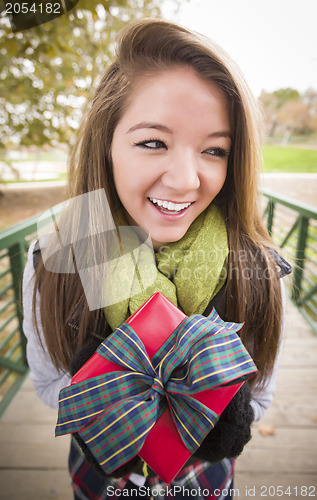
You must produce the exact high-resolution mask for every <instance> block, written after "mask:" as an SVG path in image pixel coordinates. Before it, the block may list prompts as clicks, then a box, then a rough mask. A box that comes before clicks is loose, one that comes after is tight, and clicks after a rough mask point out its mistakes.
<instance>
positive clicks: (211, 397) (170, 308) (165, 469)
mask: <svg viewBox="0 0 317 500" xmlns="http://www.w3.org/2000/svg"><path fill="white" fill-rule="evenodd" d="M185 317H186V316H185V315H184V314H183V313H182V312H181V311H180V310H179V309H178V308H177V307H175V306H174V304H172V303H171V302H170V301H169V300H168V299H166V298H165V297H164V295H162V294H161V293H160V292H157V293H155V294H154V295H153V296H152V297H151V298H150V299H149V300H148V301H147V302H145V304H143V306H142V307H140V309H138V310H137V311H136V312H135V313H134V314H133V315H132V316H131V317H130V318H129V319H128V320H127V321H126V322H127V323H129V324H130V325H131V327H132V328H133V329H134V331H135V332H136V333H137V335H138V336H139V338H140V339H141V340H142V342H143V344H144V346H145V348H146V351H147V354H148V355H149V357H150V358H152V357H153V355H154V354H155V353H156V352H157V351H158V350H159V349H160V347H161V346H162V345H163V344H164V343H165V341H166V340H167V339H168V337H169V336H170V335H171V334H172V332H174V330H175V329H176V328H177V326H178V325H179V324H180V323H181V322H182V321H183V319H184V318H185ZM117 370H120V371H121V370H122V371H125V370H124V369H123V368H122V367H120V366H118V365H116V364H115V363H113V362H111V361H108V360H105V359H104V358H103V357H102V356H100V355H99V354H98V353H95V354H94V355H93V356H92V357H91V358H90V359H89V360H88V361H87V362H86V363H85V364H84V365H83V366H82V368H81V369H80V370H79V371H78V372H77V373H76V374H75V375H74V377H73V378H72V381H71V384H76V383H78V382H82V381H83V380H87V379H89V378H92V377H95V376H97V375H101V374H103V373H109V372H112V371H117ZM242 384H243V382H240V383H236V384H233V385H229V386H226V387H221V388H217V389H213V390H206V391H202V392H199V393H197V394H195V398H196V399H197V400H198V401H200V402H201V403H203V404H205V405H206V406H207V407H209V408H210V409H212V410H213V411H214V412H215V413H217V415H220V414H221V413H222V412H223V410H224V409H225V407H226V406H227V405H228V403H229V402H230V401H231V399H232V398H233V396H234V395H235V394H236V392H237V391H238V390H239V388H240V387H241V385H242ZM139 456H140V457H141V458H142V459H143V460H144V461H145V462H146V463H147V464H148V465H149V467H151V469H153V471H154V472H155V473H156V474H157V475H158V476H160V478H161V479H163V481H165V482H166V483H170V482H171V481H172V480H173V479H174V478H175V476H176V475H177V474H178V472H179V471H180V470H181V469H182V467H183V466H184V465H185V463H186V462H187V460H188V459H189V458H190V456H191V453H190V451H189V450H188V449H187V448H186V446H185V444H184V443H183V441H182V439H181V437H180V436H179V434H178V431H177V428H176V426H175V424H174V421H173V418H172V416H171V414H170V411H169V410H168V409H166V410H165V411H164V413H163V414H162V415H161V417H160V418H159V419H158V421H157V422H156V424H155V425H154V427H153V428H152V429H151V431H150V432H149V434H148V436H147V438H146V440H145V442H144V445H143V447H142V449H141V450H140V452H139Z"/></svg>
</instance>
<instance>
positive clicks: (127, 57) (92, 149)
mask: <svg viewBox="0 0 317 500" xmlns="http://www.w3.org/2000/svg"><path fill="white" fill-rule="evenodd" d="M177 65H182V66H184V65H187V66H190V67H192V68H193V69H194V70H196V72H197V73H198V74H199V75H200V76H202V77H203V78H205V79H207V80H209V81H212V82H214V83H216V84H217V85H218V86H219V87H220V88H221V89H222V91H223V92H224V93H225V95H226V97H227V100H228V103H229V110H230V120H231V129H232V151H231V154H230V157H229V160H228V173H227V178H226V181H225V184H224V186H223V188H222V190H221V191H220V193H219V194H218V196H217V197H216V200H215V202H216V203H218V204H219V206H220V207H221V208H222V209H223V213H224V215H225V218H226V224H227V231H228V239H229V249H230V251H229V258H228V276H227V319H229V320H231V321H237V322H242V321H244V322H245V326H244V328H243V329H242V330H241V338H242V340H243V342H244V343H245V345H246V346H247V347H248V348H249V349H250V350H251V351H252V355H253V357H254V359H255V362H256V364H257V367H258V369H259V376H258V378H257V382H258V383H259V384H262V383H264V382H265V380H266V379H267V377H268V376H269V374H270V373H271V371H272V368H273V364H274V360H275V358H276V353H277V350H278V345H279V341H280V329H281V293H280V283H279V276H278V273H277V270H276V265H275V263H274V261H273V259H272V257H271V253H270V251H269V248H270V247H272V246H273V244H272V242H271V240H270V238H269V236H268V234H267V231H266V230H265V228H264V225H263V222H262V220H261V215H260V212H259V206H258V203H259V200H258V172H259V169H260V166H261V151H260V139H259V137H260V133H259V132H260V129H259V123H260V119H259V118H260V113H259V110H258V107H257V103H256V101H255V99H254V97H253V96H252V93H251V92H250V90H249V88H248V86H247V85H246V83H245V80H244V78H243V76H242V75H241V73H240V71H239V69H238V68H237V67H236V65H235V64H234V63H233V62H232V60H231V59H230V58H229V57H228V55H227V54H225V53H224V52H223V51H222V50H221V49H220V48H219V47H218V46H217V45H216V44H214V43H213V42H212V41H210V40H209V39H207V38H205V37H204V36H202V35H199V34H197V33H193V32H190V31H189V30H187V29H185V28H183V27H180V26H178V25H175V24H172V23H169V22H165V21H161V20H151V19H144V20H141V21H137V22H135V23H133V24H131V25H129V26H128V27H127V28H126V29H125V30H124V31H123V32H122V34H121V38H120V41H119V44H118V52H117V59H116V61H115V62H114V63H113V64H112V65H111V66H110V67H109V69H108V70H107V71H106V73H105V74H104V76H103V78H102V79H101V82H100V84H99V87H98V89H97V91H96V94H95V96H94V98H93V100H92V102H91V103H90V105H89V108H88V109H87V111H86V115H85V117H84V120H83V123H82V126H81V129H80V132H79V135H78V139H77V142H76V144H75V147H74V149H73V154H72V157H71V161H70V171H69V180H68V196H69V197H74V196H78V195H81V194H83V193H86V192H90V191H94V190H98V189H100V188H104V189H105V191H106V195H107V198H108V200H109V203H110V206H111V209H112V211H113V214H114V217H115V214H116V210H117V209H118V208H119V207H120V201H119V199H118V196H117V193H116V190H115V186H114V181H113V175H112V160H111V154H110V150H111V143H112V138H113V133H114V130H115V128H116V126H117V124H118V122H119V120H120V117H121V116H122V114H123V112H124V109H125V107H126V106H127V102H128V98H129V95H130V92H131V89H132V88H133V85H134V83H135V82H136V81H137V80H138V79H140V78H142V77H143V76H144V75H148V74H153V73H155V72H157V71H162V70H166V69H168V68H171V67H175V66H177ZM98 216H99V217H100V214H98V213H94V212H93V210H92V215H91V217H92V218H94V217H95V222H96V224H97V219H98ZM73 217H74V218H76V214H73ZM78 217H79V216H78ZM75 222H76V221H75ZM77 224H78V220H77ZM75 225H76V224H75ZM104 244H105V246H106V243H105V242H104ZM105 252H106V248H105ZM36 283H37V284H38V283H40V292H41V301H40V311H41V323H42V327H43V331H44V338H45V342H46V344H47V348H48V352H49V354H50V356H51V358H52V360H53V362H54V364H55V365H56V366H57V367H61V368H63V369H66V370H68V369H69V366H70V360H71V357H72V355H73V354H74V352H75V351H76V350H77V349H78V348H80V347H81V346H82V345H83V344H84V343H85V341H86V340H87V337H88V335H89V333H88V332H89V331H90V330H93V329H94V327H95V325H96V322H98V320H99V319H100V315H102V311H101V310H99V311H97V312H96V311H94V312H92V311H89V308H88V305H87V302H86V300H85V294H84V293H83V289H82V285H81V282H80V280H79V277H78V274H76V273H74V274H56V273H51V272H49V271H48V270H47V269H45V267H44V265H43V264H42V265H40V266H39V268H38V271H37V281H36ZM34 305H35V300H34ZM76 311H80V324H79V325H78V330H76V332H75V333H76V334H74V329H72V328H70V327H69V326H68V322H69V321H70V319H71V317H72V315H73V314H74V312H76Z"/></svg>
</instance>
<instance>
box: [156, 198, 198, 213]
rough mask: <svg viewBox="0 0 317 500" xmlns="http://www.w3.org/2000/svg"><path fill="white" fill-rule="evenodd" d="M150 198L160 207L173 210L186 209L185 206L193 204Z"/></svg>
mask: <svg viewBox="0 0 317 500" xmlns="http://www.w3.org/2000/svg"><path fill="white" fill-rule="evenodd" d="M150 200H151V201H152V203H155V204H157V205H158V206H159V207H163V208H166V209H167V210H171V211H173V212H179V211H180V210H184V208H187V207H189V205H191V203H173V202H172V201H163V200H157V199H156V198H150Z"/></svg>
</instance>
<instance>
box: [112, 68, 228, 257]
mask: <svg viewBox="0 0 317 500" xmlns="http://www.w3.org/2000/svg"><path fill="white" fill-rule="evenodd" d="M230 136H231V131H230V122H229V113H228V104H227V99H226V97H225V95H224V93H223V92H222V91H221V90H220V89H219V88H218V87H217V86H216V85H215V84H213V83H210V82H208V81H206V80H204V79H203V78H201V77H200V76H199V75H197V74H196V73H195V72H194V70H193V69H192V68H190V67H181V68H175V69H168V70H165V71H163V72H159V73H157V74H155V75H153V76H146V77H144V78H141V79H140V81H139V82H138V83H137V84H136V85H135V87H134V89H133V91H132V93H131V95H130V99H129V104H128V106H127V108H126V110H125V112H124V114H123V116H122V118H121V120H120V121H119V123H118V125H117V127H116V129H115V131H114V136H113V142H112V147H111V155H112V162H113V175H114V182H115V186H116V189H117V193H118V196H119V198H120V200H121V203H122V205H123V207H124V208H125V211H126V217H127V219H128V222H129V224H131V225H138V226H141V227H142V228H144V229H146V230H147V231H148V232H149V233H150V235H151V238H152V242H153V246H154V248H155V249H158V248H159V247H160V246H161V245H163V244H166V243H169V242H173V241H178V240H179V239H181V238H182V236H184V234H185V233H186V231H187V229H188V228H189V226H190V225H191V223H192V222H193V221H194V220H195V219H196V217H197V216H198V215H199V214H201V212H203V210H205V208H206V207H208V205H209V204H210V203H211V202H212V200H213V199H214V198H215V196H216V195H217V194H218V193H219V191H220V189H221V188H222V186H223V184H224V182H225V179H226V173H227V163H228V155H229V151H230V145H231V139H230Z"/></svg>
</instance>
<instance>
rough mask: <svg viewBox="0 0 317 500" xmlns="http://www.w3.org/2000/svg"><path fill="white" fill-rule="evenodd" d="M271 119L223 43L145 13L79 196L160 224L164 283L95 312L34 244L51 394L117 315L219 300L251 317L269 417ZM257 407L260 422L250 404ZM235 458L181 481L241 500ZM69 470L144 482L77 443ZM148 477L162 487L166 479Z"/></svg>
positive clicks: (106, 107)
mask: <svg viewBox="0 0 317 500" xmlns="http://www.w3.org/2000/svg"><path fill="white" fill-rule="evenodd" d="M259 116H260V115H259V111H258V108H257V105H256V101H255V100H254V98H253V96H252V94H251V92H250V91H249V89H248V87H247V85H246V83H245V81H244V79H243V77H242V75H241V74H240V72H239V70H238V69H237V67H236V66H235V65H234V63H233V62H232V61H231V60H230V58H229V57H228V56H227V55H226V54H225V53H223V52H222V50H221V49H220V48H219V47H218V46H216V45H215V44H213V43H212V42H211V41H210V40H208V39H206V38H204V37H203V36H200V35H198V34H196V33H191V32H190V31H188V30H186V29H184V28H182V27H180V26H177V25H174V24H171V23H168V22H164V21H159V20H142V21H138V22H136V23H134V24H132V25H130V26H128V27H127V28H126V29H125V30H124V31H123V33H122V36H121V40H120V43H119V48H118V55H117V59H116V61H115V62H114V63H113V64H112V65H111V66H110V68H109V69H108V70H107V71H106V73H105V75H104V76H103V78H102V80H101V82H100V84H99V87H98V89H97V91H96V94H95V96H94V98H93V100H92V103H91V105H90V107H89V109H88V111H87V113H86V117H85V119H84V121H83V125H82V128H81V131H80V134H79V138H78V141H77V144H76V145H75V148H74V151H73V155H72V159H71V166H70V173H69V181H68V187H69V197H70V198H73V197H76V196H79V195H82V194H83V193H88V192H97V190H100V189H104V190H105V193H106V197H107V200H108V202H109V205H110V209H111V213H112V216H113V219H114V222H115V224H116V226H121V225H125V224H128V225H130V226H139V227H142V228H143V229H145V230H147V231H148V232H149V234H150V238H151V242H152V244H153V248H154V250H155V259H156V268H157V278H156V279H155V282H154V284H153V285H151V287H149V288H148V289H147V290H146V291H145V293H143V294H141V295H140V296H138V295H137V296H136V297H137V299H136V300H134V298H133V297H131V298H130V299H127V300H125V301H123V302H122V303H120V304H119V305H118V304H114V305H113V306H111V307H105V308H104V307H100V308H99V309H98V310H93V311H91V310H90V309H89V305H88V300H87V298H86V296H85V293H84V290H83V286H82V283H81V280H80V278H79V274H78V273H76V272H74V273H61V272H60V273H52V272H50V271H48V270H47V269H46V267H45V265H43V261H42V260H41V252H40V251H39V248H38V246H37V247H36V248H35V249H34V247H33V246H32V247H31V249H30V252H29V261H28V264H27V267H26V270H25V276H24V313H25V319H24V330H25V333H26V336H27V337H28V359H29V364H30V368H31V376H32V377H33V380H34V384H35V386H36V388H37V391H38V394H39V396H40V397H41V398H42V399H43V401H44V402H46V403H47V404H50V405H51V406H55V407H56V406H57V399H58V393H59V390H60V389H61V388H62V387H65V386H66V385H68V384H69V378H70V372H71V370H72V368H71V365H72V361H73V359H74V356H75V354H76V353H78V351H80V350H81V349H82V348H85V346H86V345H87V343H88V344H89V342H91V339H93V338H96V337H97V341H96V342H97V344H96V345H94V347H93V348H96V346H97V345H98V342H100V341H101V339H102V338H104V337H105V336H107V335H108V334H109V333H111V331H112V330H113V329H114V328H115V327H116V326H118V324H120V322H119V320H118V318H121V319H122V318H123V319H126V318H127V317H128V316H129V315H130V314H132V313H133V312H134V311H135V310H136V309H137V308H138V307H139V306H140V305H141V304H142V303H143V302H144V301H145V300H146V299H147V298H148V297H150V296H151V295H152V293H154V292H155V291H161V292H162V293H163V294H164V295H166V296H167V297H168V298H170V299H171V300H172V301H173V302H174V303H175V304H176V305H177V306H178V307H180V308H181V309H182V310H183V311H184V312H185V314H187V315H190V314H194V313H199V314H205V315H207V314H208V313H209V312H210V310H211V308H212V307H213V306H216V309H217V312H218V313H219V314H220V316H221V317H222V318H223V319H226V320H228V321H235V322H243V321H244V322H245V326H244V328H243V329H242V330H241V339H242V341H243V342H244V344H245V346H246V347H247V348H248V349H249V351H250V353H251V354H252V357H253V359H254V361H255V363H256V365H257V368H258V370H259V373H258V376H257V377H256V378H255V379H254V380H252V381H251V385H252V401H251V406H252V409H253V412H254V417H255V420H258V419H259V418H260V417H261V416H262V414H263V412H264V410H265V409H266V408H267V407H268V406H269V404H270V403H271V400H272V394H273V390H274V383H275V372H276V367H277V361H276V360H277V355H278V350H279V345H280V339H281V327H282V298H281V284H280V275H283V274H285V273H286V272H288V267H287V263H285V262H284V261H283V260H282V259H281V258H280V257H278V255H277V253H276V252H275V251H274V250H273V244H272V242H271V240H270V238H269V236H268V234H267V232H266V230H265V228H264V225H263V222H262V220H261V216H260V213H259V206H258V194H257V175H258V171H259V168H260V165H261V150H260V141H259V123H260V122H259ZM76 212H77V211H75V213H72V214H71V216H70V214H69V213H68V217H71V221H72V224H71V226H72V231H74V232H75V233H76V231H78V232H79V231H80V226H81V221H82V214H81V213H80V211H78V213H76ZM89 214H90V223H91V226H92V227H94V226H97V225H98V221H99V222H100V212H99V211H98V210H97V209H96V207H95V206H93V205H91V206H90V207H89ZM74 228H75V229H74ZM76 228H78V229H76ZM105 234H106V233H105ZM105 234H104V236H102V237H100V239H99V241H98V245H99V250H98V251H99V252H100V255H103V256H105V255H107V252H108V253H109V245H107V237H106V236H105ZM74 238H75V240H73V241H76V236H74ZM33 264H34V265H35V268H36V270H37V272H36V277H35V280H34V279H33V278H32V275H33V272H34V268H33ZM277 264H278V265H277ZM184 270H185V273H184ZM186 273H187V274H186ZM30 290H31V291H32V290H34V298H33V313H34V316H35V318H36V319H37V328H35V326H34V321H33V318H32V301H31V299H30V298H29V293H30ZM36 291H37V292H36ZM138 298H139V300H138ZM36 330H37V334H36ZM41 344H42V346H44V350H43V349H41ZM246 415H247V417H246V418H247V419H250V418H251V419H252V417H253V415H252V417H250V415H251V413H250V411H249V410H247V413H246ZM210 434H211V433H210ZM247 440H248V438H246V440H245V442H246V441H247ZM197 456H199V453H198V455H197ZM225 456H226V457H227V458H225V459H224V460H222V461H221V462H219V463H217V464H213V465H211V464H210V462H211V461H213V460H211V459H209V455H208V453H207V461H206V455H205V454H204V453H201V458H203V460H201V459H199V458H196V459H195V460H194V458H195V457H193V458H192V462H191V464H189V465H187V466H185V468H184V469H183V470H182V471H181V473H180V475H179V476H178V477H177V478H176V480H175V482H174V483H173V484H175V485H182V486H184V485H185V486H186V487H192V488H193V487H194V486H195V485H196V486H197V484H198V485H200V484H206V481H207V484H208V485H209V491H210V495H209V497H210V498H225V497H226V498H230V492H228V491H226V488H227V489H230V488H229V486H230V484H232V478H233V466H234V460H233V459H231V458H230V456H234V455H230V456H229V457H228V456H227V455H225ZM132 465H133V464H132ZM132 465H131V467H132ZM70 470H71V474H72V478H73V487H74V491H75V498H107V496H110V495H111V492H110V491H109V489H108V487H109V486H113V485H116V486H119V487H125V488H128V487H129V485H130V486H131V485H133V484H137V485H138V486H142V485H144V482H145V478H144V477H142V474H140V470H139V469H136V472H133V471H134V469H133V467H132V468H131V469H129V468H128V469H124V470H123V471H122V474H123V473H124V474H125V475H124V478H123V479H112V478H108V479H102V478H97V476H95V475H94V474H95V473H94V472H93V471H92V470H91V468H90V467H89V465H88V464H87V462H85V460H84V458H83V457H82V456H80V454H79V452H78V450H77V449H76V447H75V445H74V444H73V445H72V450H71V454H70ZM147 484H150V485H151V486H152V487H154V486H155V485H158V484H159V479H158V478H150V479H149V480H148V482H147ZM216 490H217V494H216V493H215V494H214V493H212V492H215V491H216ZM218 490H219V493H218ZM197 495H198V496H197ZM197 495H196V496H197V497H199V496H202V494H197ZM212 495H214V496H212ZM176 496H177V495H176ZM194 496H195V495H194ZM204 496H206V495H204Z"/></svg>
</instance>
